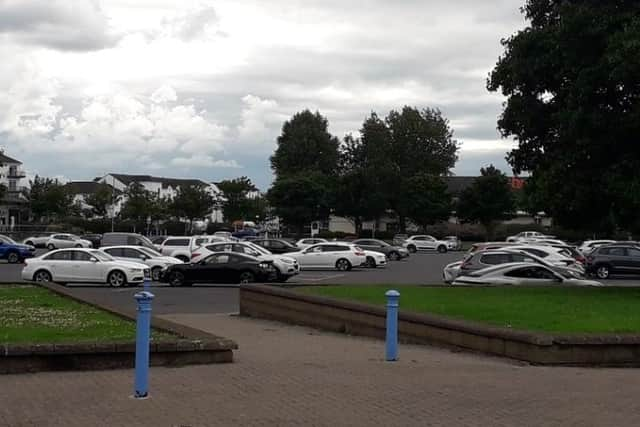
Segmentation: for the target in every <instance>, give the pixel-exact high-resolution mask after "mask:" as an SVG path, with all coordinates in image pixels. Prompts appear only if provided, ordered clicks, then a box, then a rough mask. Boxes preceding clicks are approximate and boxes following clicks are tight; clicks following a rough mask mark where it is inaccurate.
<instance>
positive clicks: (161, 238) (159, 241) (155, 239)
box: [149, 236, 169, 251]
mask: <svg viewBox="0 0 640 427" xmlns="http://www.w3.org/2000/svg"><path fill="white" fill-rule="evenodd" d="M167 237H169V236H153V237H149V240H151V243H152V244H153V246H154V248H155V250H156V251H160V246H162V243H163V242H164V241H165V240H167Z"/></svg>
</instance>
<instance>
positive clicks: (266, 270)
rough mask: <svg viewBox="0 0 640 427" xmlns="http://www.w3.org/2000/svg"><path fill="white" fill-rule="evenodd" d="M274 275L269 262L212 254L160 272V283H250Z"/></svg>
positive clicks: (225, 253)
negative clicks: (191, 262)
mask: <svg viewBox="0 0 640 427" xmlns="http://www.w3.org/2000/svg"><path fill="white" fill-rule="evenodd" d="M273 274H274V271H273V266H272V265H271V263H270V262H269V261H262V260H259V259H258V258H255V257H252V256H250V255H246V254H240V253H230V252H222V253H213V254H211V255H209V256H207V257H206V258H204V259H202V260H200V262H197V263H194V264H174V265H172V266H170V267H168V268H167V269H166V270H164V271H163V272H162V276H161V277H160V281H161V282H165V283H169V284H170V285H171V286H191V285H192V284H194V283H250V282H255V281H259V282H262V281H267V280H269V278H270V277H271V276H272V275H273Z"/></svg>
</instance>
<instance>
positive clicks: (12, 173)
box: [0, 150, 29, 229]
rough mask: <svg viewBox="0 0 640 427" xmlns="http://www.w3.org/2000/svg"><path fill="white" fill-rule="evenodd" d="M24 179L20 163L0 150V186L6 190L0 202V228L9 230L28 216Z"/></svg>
mask: <svg viewBox="0 0 640 427" xmlns="http://www.w3.org/2000/svg"><path fill="white" fill-rule="evenodd" d="M25 177H26V173H25V171H24V169H23V168H22V162H21V161H19V160H16V159H13V158H11V157H9V156H7V155H6V154H4V150H0V184H2V185H4V186H5V188H6V192H5V194H4V197H3V198H2V200H0V226H1V227H3V228H6V227H8V228H9V229H11V228H13V227H14V226H15V225H18V224H20V223H22V221H23V220H26V219H27V218H28V216H29V200H28V199H27V197H26V195H25V192H26V191H27V186H26V185H25V184H24V181H23V180H24V179H25Z"/></svg>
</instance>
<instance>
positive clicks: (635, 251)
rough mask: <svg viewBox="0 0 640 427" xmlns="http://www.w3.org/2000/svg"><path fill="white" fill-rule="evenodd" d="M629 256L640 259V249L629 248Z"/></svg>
mask: <svg viewBox="0 0 640 427" xmlns="http://www.w3.org/2000/svg"><path fill="white" fill-rule="evenodd" d="M627 254H628V255H629V256H632V257H640V249H635V248H627Z"/></svg>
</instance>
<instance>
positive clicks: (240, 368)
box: [0, 314, 640, 427]
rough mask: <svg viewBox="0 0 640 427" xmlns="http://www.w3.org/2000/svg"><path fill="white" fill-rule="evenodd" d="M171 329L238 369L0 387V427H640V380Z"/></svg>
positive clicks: (353, 343) (281, 329)
mask: <svg viewBox="0 0 640 427" xmlns="http://www.w3.org/2000/svg"><path fill="white" fill-rule="evenodd" d="M163 317H166V318H167V319H170V320H173V321H177V322H181V323H184V324H186V325H189V326H192V327H196V328H200V329H203V330H206V331H208V332H211V333H214V334H218V335H222V336H226V337H229V338H232V339H234V340H235V341H236V342H237V343H238V344H239V346H240V349H239V350H238V351H236V352H235V355H234V358H235V362H234V363H233V364H221V365H207V366H190V367H184V368H152V369H151V373H150V384H149V386H150V393H151V398H149V399H147V400H134V399H132V398H131V397H130V396H131V394H132V390H133V370H116V371H91V372H53V373H37V374H27V375H5V376H0V426H66V427H72V426H79V427H80V426H82V427H89V426H181V427H195V426H331V427H336V426H374V425H375V426H487V427H493V426H495V427H498V426H518V427H524V426H563V427H565V426H580V427H586V426H638V425H640V410H638V405H637V401H638V396H640V370H638V369H587V368H558V367H534V366H529V365H524V364H520V363H517V362H513V361H510V360H504V359H497V358H491V357H486V356H482V355H475V354H469V353H463V352H452V351H449V350H445V349H440V348H433V347H427V346H410V345H401V346H400V352H399V355H400V360H399V361H398V362H392V363H387V362H384V361H383V360H382V358H383V354H384V344H383V342H382V341H377V340H373V339H367V338H357V337H348V336H344V335H338V334H332V333H327V332H320V331H316V330H313V329H309V328H304V327H296V326H289V325H284V324H281V323H275V322H268V321H262V320H254V319H246V318H240V317H236V316H228V315H205V314H185V315H170V316H163Z"/></svg>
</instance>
